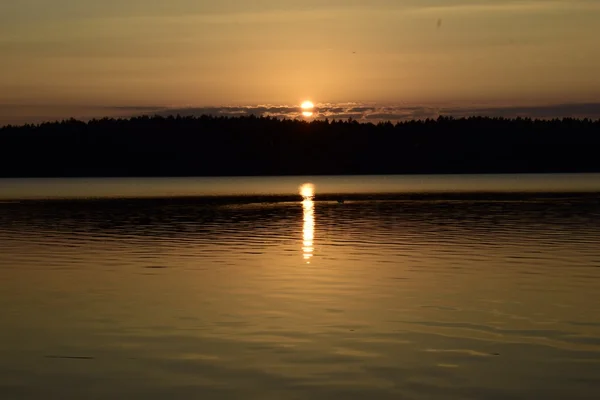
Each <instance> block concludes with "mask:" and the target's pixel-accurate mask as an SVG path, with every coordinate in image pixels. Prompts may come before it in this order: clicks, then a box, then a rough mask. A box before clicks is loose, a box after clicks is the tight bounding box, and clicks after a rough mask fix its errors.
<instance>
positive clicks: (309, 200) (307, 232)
mask: <svg viewBox="0 0 600 400" xmlns="http://www.w3.org/2000/svg"><path fill="white" fill-rule="evenodd" d="M300 195H301V196H302V199H303V200H302V209H303V211H304V212H303V220H304V225H303V227H302V252H303V254H304V260H306V263H307V264H310V259H311V258H312V256H313V253H314V238H315V202H314V201H313V198H314V196H315V186H314V185H313V184H312V183H305V184H304V185H302V186H300Z"/></svg>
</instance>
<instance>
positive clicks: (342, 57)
mask: <svg viewBox="0 0 600 400" xmlns="http://www.w3.org/2000/svg"><path fill="white" fill-rule="evenodd" d="M367 4H368V5H367ZM438 21H439V22H438ZM598 21H600V3H598V2H597V1H595V0H568V1H567V0H564V1H559V0H555V1H552V0H549V1H544V0H537V1H535V0H530V1H511V0H488V1H473V0H443V1H442V0H419V1H417V0H376V1H370V2H366V1H358V0H344V1H342V0H330V1H327V0H320V1H317V0H306V1H303V2H298V1H290V0H257V1H252V2H250V1H247V0H222V1H218V2H198V1H194V0H172V1H170V2H164V1H158V0H144V1H142V0H119V1H117V0H105V1H102V2H99V1H92V0H54V1H52V2H49V1H46V0H19V1H18V2H17V1H13V2H1V3H0V54H2V63H0V119H3V120H7V119H10V117H11V116H12V117H14V116H15V115H17V114H18V115H19V116H20V117H19V118H21V119H23V118H27V117H28V116H33V115H37V116H39V115H44V116H48V117H49V118H50V117H52V116H69V115H81V113H82V112H81V111H80V109H81V107H83V108H86V107H100V108H101V109H99V110H96V111H95V113H96V114H102V113H105V114H112V115H116V114H119V112H117V111H115V110H111V111H110V112H109V111H108V110H107V111H103V109H102V107H109V108H110V107H122V106H127V107H146V106H152V107H155V106H156V107H186V106H195V107H199V106H209V105H219V106H223V105H253V104H265V103H271V104H287V105H297V104H299V103H300V102H301V101H303V100H305V99H307V98H310V99H311V100H314V101H315V102H331V103H337V102H350V101H355V102H376V103H387V104H389V103H395V104H396V103H402V104H415V105H417V104H418V105H435V104H448V103H452V104H462V105H469V104H487V105H493V104H503V105H506V104H537V103H543V104H548V103H572V102H597V101H600V78H599V77H598V71H599V70H600V51H598V45H599V39H598V38H600V23H598ZM120 114H127V111H126V110H125V111H123V110H121V112H120Z"/></svg>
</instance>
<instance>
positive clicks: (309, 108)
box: [300, 100, 315, 118]
mask: <svg viewBox="0 0 600 400" xmlns="http://www.w3.org/2000/svg"><path fill="white" fill-rule="evenodd" d="M300 108H302V115H303V116H305V117H307V118H308V117H312V116H313V110H314V109H315V105H314V103H313V102H312V101H308V100H307V101H305V102H303V103H302V104H301V105H300Z"/></svg>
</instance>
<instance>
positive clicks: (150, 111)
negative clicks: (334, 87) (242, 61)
mask: <svg viewBox="0 0 600 400" xmlns="http://www.w3.org/2000/svg"><path fill="white" fill-rule="evenodd" d="M142 115H149V116H153V115H159V116H165V117H166V116H170V115H181V116H195V117H199V116H202V115H213V116H223V117H238V116H249V115H255V116H270V117H274V118H280V119H283V118H286V119H303V118H304V117H303V116H302V110H301V109H300V107H299V106H290V105H271V104H262V105H254V106H224V107H169V108H166V107H158V106H156V107H153V106H117V107H78V108H73V107H68V106H49V107H44V106H43V105H31V106H27V105H10V104H8V105H6V104H5V105H1V104H0V126H2V125H7V124H23V123H39V122H43V121H54V120H61V119H67V118H70V117H74V118H78V119H83V120H89V119H92V118H102V117H120V118H128V117H135V116H142ZM439 116H452V117H456V118H460V117H471V116H484V117H504V118H516V117H524V118H526V117H529V118H538V119H552V118H565V117H569V118H590V119H600V103H580V104H554V105H540V106H506V107H476V106H471V107H427V106H405V105H396V106H394V105H387V106H382V105H377V104H360V103H342V104H335V103H323V104H317V106H316V108H315V110H314V115H313V117H312V118H311V119H319V120H324V119H325V118H328V119H329V120H333V119H335V120H340V119H342V120H347V119H348V118H352V119H355V120H357V121H359V122H372V123H377V122H385V121H392V122H398V121H408V120H415V119H418V120H424V119H428V118H430V119H435V118H438V117H439Z"/></svg>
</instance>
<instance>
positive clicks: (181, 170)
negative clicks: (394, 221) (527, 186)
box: [0, 116, 600, 177]
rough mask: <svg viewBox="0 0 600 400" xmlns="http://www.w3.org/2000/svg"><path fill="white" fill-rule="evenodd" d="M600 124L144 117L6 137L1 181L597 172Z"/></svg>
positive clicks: (0, 140)
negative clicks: (64, 178) (65, 178)
mask: <svg viewBox="0 0 600 400" xmlns="http://www.w3.org/2000/svg"><path fill="white" fill-rule="evenodd" d="M599 148H600V120H597V121H596V120H588V119H583V120H578V119H555V120H532V119H526V118H517V119H502V118H486V117H472V118H462V119H454V118H449V117H440V118H438V119H435V120H421V121H408V122H400V123H396V124H393V123H389V122H388V123H379V124H372V123H359V122H357V121H356V120H352V119H349V120H345V121H335V120H334V121H329V120H325V121H312V122H307V121H302V120H281V119H275V118H270V117H254V116H249V117H248V116H245V117H233V118H231V117H229V118H227V117H214V116H202V117H138V118H132V119H108V118H106V119H101V120H92V121H89V122H82V121H77V120H73V119H71V120H66V121H62V122H54V123H44V124H39V125H24V126H7V127H4V128H0V153H1V154H0V177H167V176H172V177H175V176H285V175H371V174H378V175H386V174H484V173H560V172H562V173H572V172H600V157H598V149H599Z"/></svg>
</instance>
